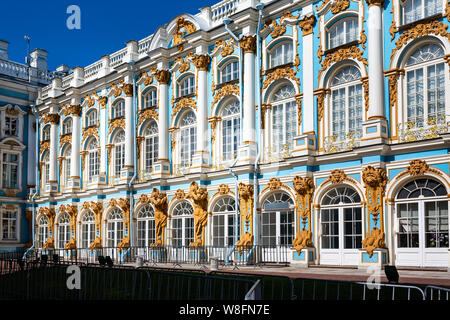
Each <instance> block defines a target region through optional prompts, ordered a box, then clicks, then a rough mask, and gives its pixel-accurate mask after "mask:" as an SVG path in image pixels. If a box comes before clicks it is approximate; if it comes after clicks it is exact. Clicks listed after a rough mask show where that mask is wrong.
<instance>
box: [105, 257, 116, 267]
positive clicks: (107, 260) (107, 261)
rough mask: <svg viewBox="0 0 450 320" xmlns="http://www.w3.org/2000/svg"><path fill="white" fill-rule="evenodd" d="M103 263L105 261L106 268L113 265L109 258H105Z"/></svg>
mask: <svg viewBox="0 0 450 320" xmlns="http://www.w3.org/2000/svg"><path fill="white" fill-rule="evenodd" d="M105 261H106V264H107V265H108V267H112V266H113V265H114V263H113V262H112V260H111V257H110V256H106V257H105Z"/></svg>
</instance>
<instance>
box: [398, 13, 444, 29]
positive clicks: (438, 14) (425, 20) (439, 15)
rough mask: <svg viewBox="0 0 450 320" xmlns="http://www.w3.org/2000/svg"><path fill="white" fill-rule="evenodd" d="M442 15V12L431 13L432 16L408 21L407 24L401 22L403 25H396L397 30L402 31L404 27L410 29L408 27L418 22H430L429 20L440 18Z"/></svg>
mask: <svg viewBox="0 0 450 320" xmlns="http://www.w3.org/2000/svg"><path fill="white" fill-rule="evenodd" d="M442 16H443V15H442V13H437V14H435V15H432V16H429V17H425V18H422V19H419V20H416V21H414V22H410V23H408V24H403V25H401V26H399V27H398V31H404V30H406V29H410V28H412V27H414V26H416V25H418V24H421V23H427V22H431V21H434V20H438V19H439V18H442Z"/></svg>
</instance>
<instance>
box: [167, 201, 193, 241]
mask: <svg viewBox="0 0 450 320" xmlns="http://www.w3.org/2000/svg"><path fill="white" fill-rule="evenodd" d="M193 213H194V209H193V208H192V206H191V204H190V203H189V202H187V201H182V202H180V203H178V204H177V205H176V206H175V208H173V213H172V245H173V246H174V247H181V246H189V244H190V243H191V242H193V241H194V218H193Z"/></svg>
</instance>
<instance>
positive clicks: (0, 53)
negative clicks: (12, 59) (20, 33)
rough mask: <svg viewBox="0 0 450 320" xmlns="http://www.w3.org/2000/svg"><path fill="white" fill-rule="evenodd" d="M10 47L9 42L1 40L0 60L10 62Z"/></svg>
mask: <svg viewBox="0 0 450 320" xmlns="http://www.w3.org/2000/svg"><path fill="white" fill-rule="evenodd" d="M8 46H9V42H8V41H6V40H2V39H0V59H5V60H8Z"/></svg>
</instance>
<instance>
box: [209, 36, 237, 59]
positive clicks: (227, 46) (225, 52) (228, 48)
mask: <svg viewBox="0 0 450 320" xmlns="http://www.w3.org/2000/svg"><path fill="white" fill-rule="evenodd" d="M232 41H233V39H228V41H225V40H218V41H216V45H215V47H214V50H213V53H215V52H216V51H217V50H219V49H220V48H222V50H221V51H220V54H221V55H222V57H226V56H229V55H230V54H232V53H233V52H234V46H233V44H232V43H231V42H232Z"/></svg>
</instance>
